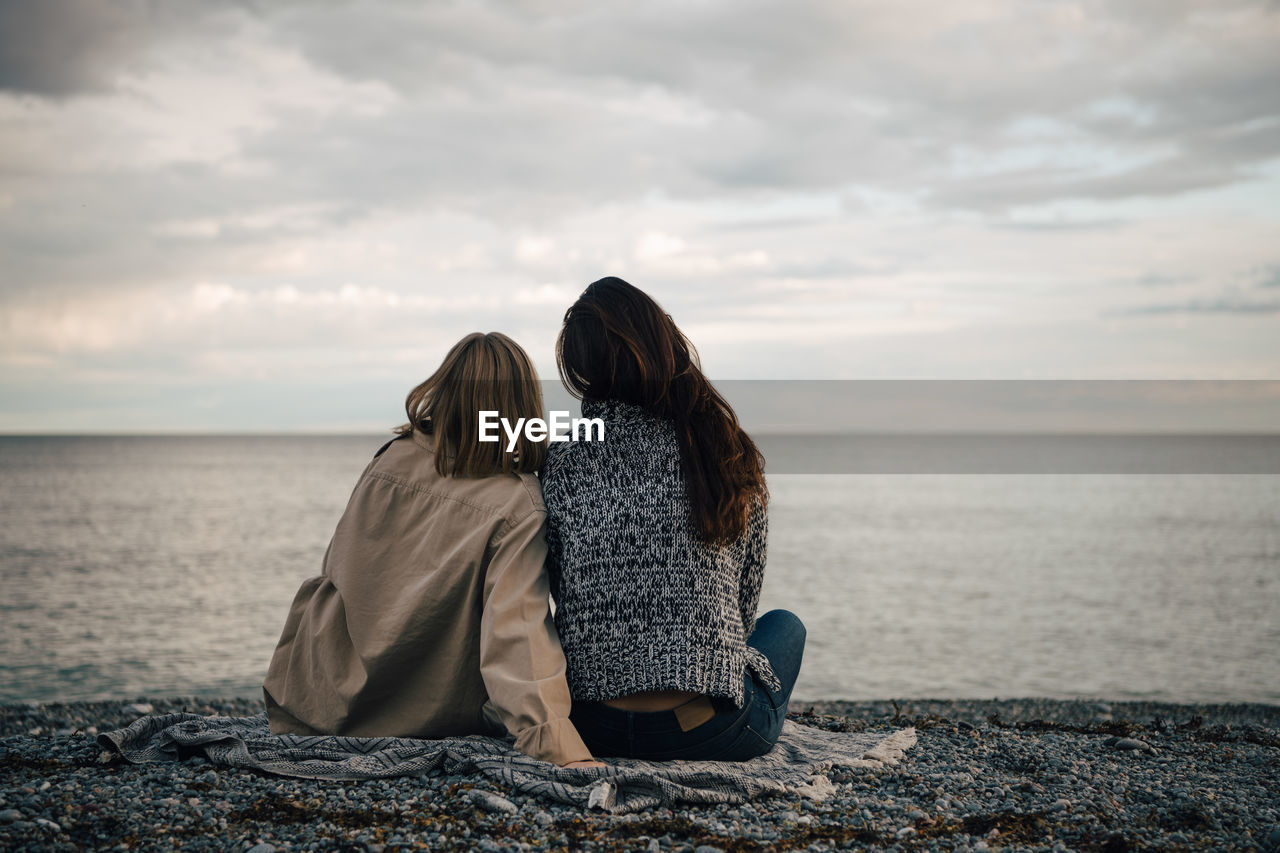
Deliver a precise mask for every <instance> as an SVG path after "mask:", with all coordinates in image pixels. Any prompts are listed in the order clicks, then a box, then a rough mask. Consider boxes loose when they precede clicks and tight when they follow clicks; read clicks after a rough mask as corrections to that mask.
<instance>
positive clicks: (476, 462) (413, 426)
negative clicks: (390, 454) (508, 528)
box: [396, 332, 547, 477]
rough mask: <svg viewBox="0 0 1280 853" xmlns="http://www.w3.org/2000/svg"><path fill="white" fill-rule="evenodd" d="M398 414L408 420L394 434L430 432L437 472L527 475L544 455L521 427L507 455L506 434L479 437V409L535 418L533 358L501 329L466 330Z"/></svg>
mask: <svg viewBox="0 0 1280 853" xmlns="http://www.w3.org/2000/svg"><path fill="white" fill-rule="evenodd" d="M404 411H405V415H406V416H408V418H409V422H408V423H407V424H404V425H403V426H400V427H397V428H396V432H398V433H400V434H401V435H405V434H407V433H411V432H413V431H414V430H417V431H418V432H422V433H425V434H426V435H429V436H431V437H432V440H433V446H434V448H435V456H436V471H438V472H439V473H440V474H441V475H443V476H453V477H488V476H491V475H493V474H516V473H528V474H532V473H534V472H535V471H537V470H538V469H539V468H541V467H542V462H543V460H544V459H546V455H547V447H546V445H545V444H543V443H542V442H540V441H530V440H529V438H528V437H527V436H526V435H525V434H524V431H523V430H521V432H520V437H519V439H518V440H517V443H516V449H515V452H514V453H507V452H506V438H505V436H504V437H502V439H501V440H500V441H496V442H482V441H480V412H482V411H495V412H497V413H498V417H500V418H506V419H507V420H508V421H509V422H510V423H515V422H516V420H517V419H518V418H540V417H542V388H541V387H540V386H539V385H538V374H537V372H536V371H534V369H533V362H531V361H529V356H528V354H527V353H525V351H524V350H523V349H521V348H520V345H519V344H517V343H516V342H515V341H513V340H511V338H509V337H507V336H506V335H504V334H502V333H501V332H489V333H488V334H483V333H481V332H472V333H471V334H469V335H467V336H466V337H465V338H463V339H462V340H460V341H458V342H457V343H456V344H454V345H453V348H452V349H451V350H449V354H448V355H446V356H445V357H444V361H443V362H442V363H441V364H440V367H439V368H437V369H436V372H435V373H433V374H431V376H429V377H427V379H426V380H425V381H423V382H422V383H421V384H420V385H418V386H417V387H416V388H414V389H413V390H412V391H410V392H409V396H408V397H407V398H406V399H405V401H404Z"/></svg>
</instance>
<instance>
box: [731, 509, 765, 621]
mask: <svg viewBox="0 0 1280 853" xmlns="http://www.w3.org/2000/svg"><path fill="white" fill-rule="evenodd" d="M768 543H769V514H768V511H767V510H766V509H765V505H764V502H763V501H761V500H760V499H759V498H756V499H755V500H753V501H752V503H751V513H750V515H749V516H748V517H747V531H746V542H745V543H744V544H743V558H742V576H741V577H740V578H739V579H738V606H739V608H740V612H741V614H742V638H743V639H744V640H745V639H746V638H748V637H750V636H751V632H752V631H754V630H755V627H756V609H757V608H758V607H759V606H760V588H761V587H762V586H764V565H765V560H766V558H767V557H768Z"/></svg>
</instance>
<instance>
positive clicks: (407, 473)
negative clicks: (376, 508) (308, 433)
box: [368, 440, 546, 520]
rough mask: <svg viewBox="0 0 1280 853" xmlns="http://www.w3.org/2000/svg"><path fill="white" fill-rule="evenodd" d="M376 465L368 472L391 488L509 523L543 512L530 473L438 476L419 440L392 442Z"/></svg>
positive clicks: (539, 488) (432, 458)
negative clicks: (465, 507) (482, 512)
mask: <svg viewBox="0 0 1280 853" xmlns="http://www.w3.org/2000/svg"><path fill="white" fill-rule="evenodd" d="M375 463H380V464H374V465H371V466H370V468H369V470H368V472H369V473H372V474H373V475H374V476H377V477H380V478H382V479H387V480H390V481H392V483H393V485H396V486H399V487H401V488H404V489H408V490H411V491H415V492H419V493H422V494H426V495H434V496H437V497H439V498H441V499H444V500H450V501H456V502H459V503H462V504H466V505H469V506H471V507H472V508H475V509H484V510H488V511H490V512H492V513H494V514H498V515H502V516H504V517H505V518H507V519H509V520H519V519H520V518H523V517H524V516H527V515H528V514H529V513H531V512H541V511H545V510H546V507H545V506H544V504H543V502H542V486H541V484H540V483H539V482H538V478H537V477H536V476H534V475H533V474H518V473H516V474H501V473H499V474H491V475H489V476H487V477H455V476H451V475H448V474H441V473H440V472H439V471H437V470H436V460H435V451H434V450H433V449H432V448H431V447H430V446H429V445H428V444H426V443H425V442H422V441H412V440H402V441H395V442H393V443H392V444H391V446H390V447H388V448H387V450H386V452H384V453H383V454H382V455H381V457H380V458H379V459H377V460H375Z"/></svg>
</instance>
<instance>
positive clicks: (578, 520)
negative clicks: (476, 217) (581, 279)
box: [542, 278, 805, 761]
mask: <svg viewBox="0 0 1280 853" xmlns="http://www.w3.org/2000/svg"><path fill="white" fill-rule="evenodd" d="M556 360H557V364H558V366H559V369H560V375H561V378H562V379H563V381H564V383H565V384H566V385H567V386H568V387H569V389H570V390H571V391H573V392H574V393H575V394H576V395H578V396H580V397H581V398H582V413H583V416H584V417H587V418H600V419H601V420H603V422H604V427H605V428H604V441H602V442H569V443H560V444H553V445H551V448H550V450H549V452H548V458H547V462H546V465H545V466H544V468H543V472H542V486H543V494H544V499H545V501H546V505H547V547H548V557H547V572H548V574H549V576H550V578H551V588H552V596H553V597H554V599H555V602H556V616H555V619H556V627H557V629H558V632H559V635H560V639H561V642H562V644H563V646H564V651H565V658H566V661H567V676H568V680H569V689H570V692H571V693H572V694H573V699H574V703H573V712H572V716H571V718H572V720H573V722H574V724H575V725H576V726H577V728H578V732H579V733H580V734H581V735H582V738H583V740H584V741H585V742H586V744H587V746H588V747H589V748H590V749H591V750H592V752H594V753H596V754H598V755H608V756H620V757H631V758H645V759H650V760H668V759H717V760H732V761H742V760H746V759H749V758H754V757H756V756H758V755H762V754H763V753H765V752H768V751H769V750H770V749H771V748H772V747H773V745H774V744H775V743H776V742H777V739H778V735H779V733H780V731H781V728H782V722H783V720H784V718H785V716H786V710H787V702H788V700H789V699H790V696H791V690H792V687H793V686H794V685H795V681H796V676H797V675H798V674H799V671H800V660H801V657H802V655H803V651H804V640H805V631H804V626H803V625H802V624H801V623H800V620H799V619H797V618H796V617H795V616H794V615H793V614H791V613H788V612H786V611H782V610H775V611H773V612H771V613H767V614H765V615H764V616H762V617H761V618H760V619H759V620H757V619H756V606H757V603H758V601H759V597H760V586H761V582H762V580H763V576H764V565H765V544H766V537H767V516H766V508H767V501H768V491H767V489H766V487H765V481H764V460H763V457H762V456H761V454H760V451H759V450H757V448H756V446H755V444H754V443H753V442H752V441H751V438H750V437H749V436H748V435H747V434H746V432H744V431H743V430H742V428H741V426H739V424H738V419H737V417H736V415H735V414H734V412H733V409H732V408H731V407H730V406H729V404H728V403H727V402H726V401H725V400H724V398H723V397H721V396H720V394H719V393H717V391H716V390H715V389H714V388H713V387H712V386H711V383H710V382H709V381H708V380H707V378H706V377H705V376H704V375H703V374H702V371H701V369H700V368H699V365H698V360H697V353H696V352H695V351H694V349H693V347H692V346H691V345H690V344H689V342H688V340H686V338H685V337H684V335H683V334H681V332H680V330H679V329H678V328H677V327H676V325H675V323H674V322H673V321H672V319H671V317H670V316H669V315H668V314H667V313H666V312H664V311H663V310H662V308H661V307H660V306H659V305H658V304H657V303H656V302H654V301H653V300H652V299H651V298H649V297H648V296H647V295H646V294H644V293H643V292H642V291H640V290H638V289H637V288H635V287H633V286H632V285H630V284H628V283H627V282H625V281H623V280H622V279H619V278H603V279H600V280H599V281H597V282H595V283H594V284H592V285H591V286H590V287H588V288H587V289H586V291H584V292H583V294H582V296H581V297H579V299H578V301H577V302H575V303H574V304H573V306H572V307H570V308H569V310H568V312H566V314H565V319H564V326H563V328H562V329H561V331H560V337H559V339H558V340H557V342H556Z"/></svg>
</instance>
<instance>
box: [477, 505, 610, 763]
mask: <svg viewBox="0 0 1280 853" xmlns="http://www.w3.org/2000/svg"><path fill="white" fill-rule="evenodd" d="M545 523H546V513H545V512H544V511H543V510H540V509H539V510H534V511H533V512H530V513H529V514H528V515H526V516H525V517H524V518H523V519H521V520H520V521H519V522H517V523H516V524H515V525H514V526H513V527H512V528H511V529H510V530H508V531H507V532H506V533H505V534H504V535H503V536H502V537H501V538H500V539H499V540H498V542H497V543H496V546H495V549H494V551H493V556H492V557H491V559H490V561H489V566H488V568H487V570H486V573H485V583H484V606H483V610H482V611H481V615H480V675H481V678H483V679H484V685H485V689H486V690H487V691H488V693H489V700H490V701H491V702H492V703H493V706H494V708H495V709H496V710H497V713H498V716H499V718H500V719H501V720H502V723H503V725H505V726H506V727H507V730H508V731H509V732H511V734H513V735H515V738H516V748H517V749H519V750H520V751H521V752H524V753H526V754H528V755H531V756H533V757H534V758H540V759H542V760H543V761H550V762H552V763H554V764H560V765H564V764H568V763H569V762H571V761H586V760H589V759H590V758H591V752H590V750H588V749H587V747H586V745H585V744H583V742H582V738H581V737H579V736H578V730H577V729H575V728H574V726H573V723H571V722H570V721H569V709H570V703H571V699H570V696H569V683H568V682H567V681H566V680H565V661H564V652H563V651H562V650H561V648H560V638H559V637H558V636H557V635H556V628H555V623H554V622H553V621H552V618H551V608H550V605H549V600H548V596H549V590H548V587H547V575H546V572H545V571H544V569H543V560H544V558H545V557H546V544H545V543H544V541H543V527H544V525H545Z"/></svg>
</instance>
